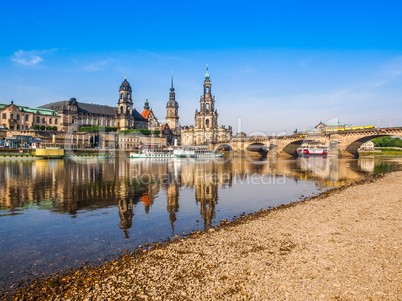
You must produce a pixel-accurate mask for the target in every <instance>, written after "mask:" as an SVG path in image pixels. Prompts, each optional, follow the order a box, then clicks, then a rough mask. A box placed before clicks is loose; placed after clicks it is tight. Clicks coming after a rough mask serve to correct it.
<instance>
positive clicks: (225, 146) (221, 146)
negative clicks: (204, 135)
mask: <svg viewBox="0 0 402 301" xmlns="http://www.w3.org/2000/svg"><path fill="white" fill-rule="evenodd" d="M215 150H216V151H230V152H233V147H232V146H231V145H230V144H228V143H222V144H219V145H217V146H216V147H215Z"/></svg>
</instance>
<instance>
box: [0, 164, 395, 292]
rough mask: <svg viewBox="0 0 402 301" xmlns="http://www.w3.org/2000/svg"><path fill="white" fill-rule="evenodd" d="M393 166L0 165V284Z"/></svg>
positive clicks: (200, 226)
mask: <svg viewBox="0 0 402 301" xmlns="http://www.w3.org/2000/svg"><path fill="white" fill-rule="evenodd" d="M389 167H390V165H389V164H388V163H386V162H385V163H384V162H377V161H374V160H373V159H362V160H338V159H337V158H330V157H328V158H299V159H297V160H295V159H288V160H283V159H275V158H268V159H265V160H261V161H256V162H250V161H248V160H246V159H244V158H235V159H234V160H232V161H229V162H225V161H224V160H217V161H214V160H210V161H201V160H187V159H185V160H183V159H171V160H150V159H144V160H141V159H131V160H119V159H118V158H117V159H96V158H94V159H79V158H76V159H65V160H22V161H19V160H8V161H7V160H0V267H1V268H0V283H1V282H4V283H6V282H13V281H14V282H18V281H19V280H26V279H27V278H30V277H33V276H39V275H41V274H44V275H46V273H49V272H54V271H59V270H61V269H67V268H69V267H73V266H78V265H79V264H80V262H83V261H87V260H89V261H97V260H99V262H102V261H103V260H104V258H110V257H111V256H113V255H115V254H118V253H119V252H122V250H123V249H131V250H132V249H134V248H135V247H136V246H138V245H139V244H143V243H144V242H148V243H151V242H154V241H160V240H163V239H166V238H167V237H171V236H174V235H175V234H181V233H183V232H187V233H188V232H189V231H193V230H202V229H208V228H209V227H211V226H214V225H216V224H217V223H219V221H220V220H221V219H230V218H231V217H233V216H234V215H239V214H241V213H243V212H246V213H248V212H253V211H258V210H259V209H260V208H267V207H269V206H272V207H274V206H278V205H280V204H284V203H289V202H291V201H295V200H297V199H298V198H299V197H300V196H301V195H304V196H309V195H313V194H315V193H317V192H318V191H319V190H322V189H326V188H327V187H337V186H340V185H343V184H347V183H349V182H352V181H356V180H359V179H362V178H364V177H365V176H366V174H367V173H373V172H379V171H384V170H387V168H388V169H389ZM26 254H29V256H26ZM0 286H1V285H0Z"/></svg>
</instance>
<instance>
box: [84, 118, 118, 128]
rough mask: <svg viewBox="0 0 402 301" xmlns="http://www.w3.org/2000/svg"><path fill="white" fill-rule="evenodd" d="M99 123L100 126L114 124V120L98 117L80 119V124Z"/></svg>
mask: <svg viewBox="0 0 402 301" xmlns="http://www.w3.org/2000/svg"><path fill="white" fill-rule="evenodd" d="M98 123H99V125H100V126H114V120H105V119H102V120H97V119H95V118H94V119H91V118H88V119H87V118H82V119H81V118H79V119H78V124H80V125H81V124H82V125H98Z"/></svg>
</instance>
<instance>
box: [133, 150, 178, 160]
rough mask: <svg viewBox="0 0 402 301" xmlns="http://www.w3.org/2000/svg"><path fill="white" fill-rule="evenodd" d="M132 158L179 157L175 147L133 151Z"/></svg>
mask: <svg viewBox="0 0 402 301" xmlns="http://www.w3.org/2000/svg"><path fill="white" fill-rule="evenodd" d="M130 158H158V159H170V158H177V157H176V155H175V154H174V153H173V149H143V150H141V151H138V152H131V153H130Z"/></svg>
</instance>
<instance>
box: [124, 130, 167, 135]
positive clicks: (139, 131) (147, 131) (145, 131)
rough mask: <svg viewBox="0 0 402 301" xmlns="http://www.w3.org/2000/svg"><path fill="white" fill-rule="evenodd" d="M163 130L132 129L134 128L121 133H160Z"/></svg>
mask: <svg viewBox="0 0 402 301" xmlns="http://www.w3.org/2000/svg"><path fill="white" fill-rule="evenodd" d="M160 132H161V131H159V130H157V131H151V130H148V129H132V130H124V131H120V132H119V134H120V133H121V134H142V135H147V136H148V135H151V134H154V135H159V134H160Z"/></svg>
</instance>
